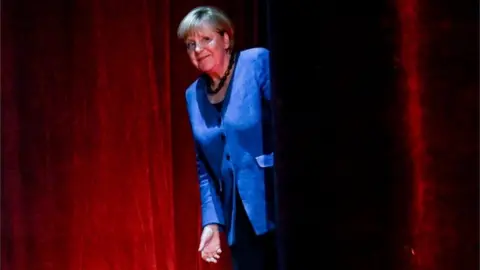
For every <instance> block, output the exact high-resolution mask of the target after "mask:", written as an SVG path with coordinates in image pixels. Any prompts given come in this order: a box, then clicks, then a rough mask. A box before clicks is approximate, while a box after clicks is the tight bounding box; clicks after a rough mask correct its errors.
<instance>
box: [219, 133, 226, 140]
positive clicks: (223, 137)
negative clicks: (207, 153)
mask: <svg viewBox="0 0 480 270" xmlns="http://www.w3.org/2000/svg"><path fill="white" fill-rule="evenodd" d="M220 138H221V139H222V141H223V142H224V141H225V134H223V133H222V135H220Z"/></svg>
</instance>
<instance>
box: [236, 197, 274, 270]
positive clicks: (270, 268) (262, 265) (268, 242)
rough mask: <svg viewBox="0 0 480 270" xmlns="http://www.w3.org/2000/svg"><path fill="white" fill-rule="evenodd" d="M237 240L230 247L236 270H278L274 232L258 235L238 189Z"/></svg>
mask: <svg viewBox="0 0 480 270" xmlns="http://www.w3.org/2000/svg"><path fill="white" fill-rule="evenodd" d="M236 195H237V202H236V204H237V216H236V219H235V228H236V229H235V240H236V242H235V243H234V244H233V245H232V246H231V247H230V250H231V253H232V259H233V269H234V270H277V269H278V266H277V248H276V245H275V235H274V232H268V233H266V234H264V235H256V234H255V231H254V230H253V227H252V224H251V222H250V220H249V219H248V216H247V213H246V212H245V208H244V207H243V203H242V201H241V200H240V195H239V194H238V191H237V194H236Z"/></svg>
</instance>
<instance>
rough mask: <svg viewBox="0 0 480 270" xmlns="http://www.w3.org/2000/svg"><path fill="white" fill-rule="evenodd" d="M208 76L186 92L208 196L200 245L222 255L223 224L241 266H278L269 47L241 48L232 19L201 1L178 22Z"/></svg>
mask: <svg viewBox="0 0 480 270" xmlns="http://www.w3.org/2000/svg"><path fill="white" fill-rule="evenodd" d="M178 37H179V38H180V39H182V40H183V41H184V42H185V44H186V49H187V53H188V56H189V58H190V60H191V62H192V64H193V66H194V67H195V68H197V69H198V70H199V71H201V72H202V75H201V76H200V77H199V78H198V79H197V80H196V81H195V82H193V84H191V85H190V86H189V87H188V89H187V91H186V101H187V108H188V113H189V118H190V124H191V127H192V131H193V136H194V141H195V148H196V149H195V150H196V156H197V171H198V177H199V182H200V195H201V203H202V207H201V209H202V226H203V231H202V235H201V238H200V246H199V251H200V252H201V256H202V258H203V259H204V260H205V261H207V262H212V263H216V262H217V260H218V259H219V258H220V254H221V247H220V235H219V232H220V231H221V230H224V231H225V233H226V235H227V238H228V244H229V245H230V249H231V254H232V257H233V264H234V269H236V270H244V269H245V270H257V269H258V270H264V269H276V255H275V254H276V248H275V242H274V236H273V230H274V215H273V210H274V205H273V204H274V199H273V156H274V155H273V133H272V131H273V127H272V126H273V122H272V112H271V107H270V103H271V93H270V74H269V52H268V50H267V49H264V48H253V49H248V50H244V51H241V52H236V51H235V50H234V31H233V27H232V23H231V21H230V19H229V18H228V17H227V16H226V15H225V14H224V13H223V12H222V11H220V10H219V9H216V8H213V7H198V8H195V9H193V10H192V11H190V12H189V13H188V14H187V15H186V16H185V18H184V19H183V20H182V22H181V23H180V25H179V28H178Z"/></svg>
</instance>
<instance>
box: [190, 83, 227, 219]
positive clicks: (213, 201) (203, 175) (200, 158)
mask: <svg viewBox="0 0 480 270" xmlns="http://www.w3.org/2000/svg"><path fill="white" fill-rule="evenodd" d="M188 92H189V91H188V90H187V93H186V102H187V109H188V114H189V117H191V116H190V105H189V95H188ZM192 125H194V123H193V122H192V120H191V118H190V126H191V127H192ZM194 143H195V156H196V163H197V176H198V181H199V184H200V199H201V212H202V227H205V226H206V225H209V224H218V225H222V226H224V225H225V221H224V216H223V210H222V209H223V207H222V203H221V201H220V197H219V196H218V192H217V189H216V188H215V183H214V182H213V179H212V177H211V176H210V174H209V171H208V170H207V168H208V166H207V160H206V159H205V157H204V155H203V153H202V149H201V147H200V146H199V145H198V143H197V141H196V140H195V139H194Z"/></svg>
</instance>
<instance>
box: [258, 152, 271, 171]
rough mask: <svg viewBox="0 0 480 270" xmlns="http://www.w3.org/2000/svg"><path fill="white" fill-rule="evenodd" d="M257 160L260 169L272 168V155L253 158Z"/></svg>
mask: <svg viewBox="0 0 480 270" xmlns="http://www.w3.org/2000/svg"><path fill="white" fill-rule="evenodd" d="M255 159H256V160H257V164H258V166H259V167H261V168H268V167H273V164H274V153H270V154H266V155H261V156H258V157H256V158H255Z"/></svg>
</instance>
